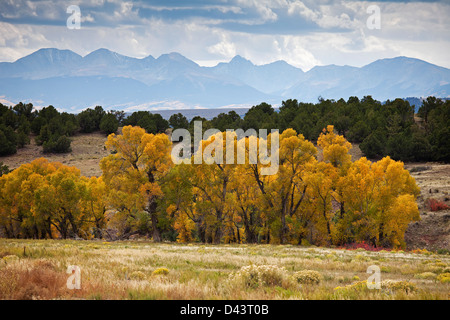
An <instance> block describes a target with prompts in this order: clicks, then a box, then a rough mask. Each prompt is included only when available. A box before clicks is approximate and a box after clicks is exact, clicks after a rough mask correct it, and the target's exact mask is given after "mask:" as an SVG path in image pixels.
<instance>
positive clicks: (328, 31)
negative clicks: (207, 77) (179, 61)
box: [0, 0, 450, 71]
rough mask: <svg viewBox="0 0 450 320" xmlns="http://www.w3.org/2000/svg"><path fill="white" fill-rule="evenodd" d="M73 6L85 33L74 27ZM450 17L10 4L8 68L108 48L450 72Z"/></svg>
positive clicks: (325, 8)
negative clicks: (402, 59) (400, 62)
mask: <svg viewBox="0 0 450 320" xmlns="http://www.w3.org/2000/svg"><path fill="white" fill-rule="evenodd" d="M71 5H76V6H78V8H79V10H80V24H79V26H80V28H79V29H73V28H69V27H68V26H67V25H68V20H69V21H70V22H71V21H75V20H73V19H74V17H75V15H74V14H73V11H71V10H69V13H68V12H67V11H68V8H69V6H71ZM378 13H379V14H378ZM449 16H450V0H440V1H437V0H435V1H432V0H428V1H425V0H423V1H414V0H409V1H408V0H404V1H395V0H390V1H353V0H341V1H331V0H301V1H299V0H217V1H209V0H205V1H200V0H195V1H185V0H156V1H142V0H141V1H118V0H79V1H75V0H69V1H66V0H63V1H61V0H59V1H53V0H37V1H26V0H0V61H8V62H12V61H15V60H17V59H19V58H21V57H23V56H25V55H28V54H30V53H32V52H34V51H36V50H38V49H40V48H58V49H70V50H72V51H74V52H76V53H78V54H80V55H82V56H84V55H86V54H88V53H90V52H92V51H94V50H96V49H99V48H107V49H109V50H111V51H115V52H117V53H120V54H123V55H127V56H131V57H136V58H144V57H146V56H148V55H152V56H153V57H155V58H157V57H158V56H160V55H161V54H164V53H170V52H179V53H181V54H182V55H184V56H185V57H187V58H189V59H191V60H193V61H195V62H197V63H198V64H200V65H202V66H214V65H216V64H217V63H219V62H227V61H229V60H231V59H232V58H233V57H234V56H236V55H240V56H242V57H244V58H246V59H249V60H251V61H252V62H253V63H255V64H258V65H261V64H266V63H270V62H273V61H277V60H285V61H286V62H288V63H290V64H292V65H294V66H296V67H299V68H302V69H303V70H304V71H307V70H309V69H311V68H313V67H314V66H317V65H329V64H336V65H351V66H357V67H360V66H364V65H366V64H369V63H371V62H373V61H375V60H377V59H382V58H392V57H396V56H407V57H412V58H418V59H422V60H425V61H428V62H430V63H433V64H437V65H440V66H443V67H447V68H450V59H449V57H450V55H449V52H450V32H449V31H450V19H449ZM378 18H379V19H378ZM378 22H379V23H378ZM69 25H70V24H69ZM70 26H71V25H70Z"/></svg>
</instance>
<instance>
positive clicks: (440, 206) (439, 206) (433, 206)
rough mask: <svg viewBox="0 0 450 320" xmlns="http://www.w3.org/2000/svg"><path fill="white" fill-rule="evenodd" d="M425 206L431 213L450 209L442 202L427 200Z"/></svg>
mask: <svg viewBox="0 0 450 320" xmlns="http://www.w3.org/2000/svg"><path fill="white" fill-rule="evenodd" d="M425 205H426V206H427V207H428V208H429V209H430V210H431V211H439V210H447V209H450V207H449V206H448V205H446V204H445V202H444V201H441V200H437V199H433V198H429V199H427V200H426V201H425Z"/></svg>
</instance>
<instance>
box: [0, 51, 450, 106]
mask: <svg viewBox="0 0 450 320" xmlns="http://www.w3.org/2000/svg"><path fill="white" fill-rule="evenodd" d="M367 95H371V96H372V97H373V98H375V99H377V100H380V101H384V100H387V99H394V98H406V97H427V96H430V95H434V96H437V97H442V98H447V97H450V69H447V68H444V67H439V66H436V65H433V64H430V63H428V62H425V61H422V60H418V59H414V58H407V57H396V58H391V59H381V60H377V61H375V62H373V63H370V64H368V65H366V66H363V67H360V68H358V67H351V66H337V65H328V66H317V67H314V68H313V69H311V70H309V71H308V72H304V71H302V70H301V69H299V68H296V67H294V66H292V65H290V64H288V63H286V62H285V61H276V62H273V63H270V64H265V65H255V64H253V63H252V62H251V61H249V60H247V59H245V58H243V57H241V56H235V57H234V58H233V59H232V60H231V61H229V62H227V63H219V64H218V65H216V66H214V67H202V66H199V65H198V64H197V63H195V62H194V61H191V60H189V59H188V58H186V57H184V56H182V55H181V54H179V53H169V54H163V55H161V56H160V57H158V58H154V57H152V56H151V55H150V56H148V57H145V58H142V59H137V58H132V57H127V56H124V55H120V54H118V53H115V52H112V51H110V50H107V49H99V50H96V51H93V52H91V53H89V54H88V55H86V56H84V57H82V56H80V55H79V54H77V53H75V52H73V51H70V50H59V49H55V48H45V49H40V50H38V51H36V52H34V53H32V54H30V55H28V56H25V57H23V58H21V59H18V60H17V61H15V62H1V63H0V100H1V101H9V102H11V103H17V102H19V101H23V102H32V103H33V104H34V105H36V106H46V105H50V104H51V105H53V106H55V107H57V108H59V109H61V110H64V111H69V112H78V111H80V110H82V109H85V108H87V107H93V106H96V105H101V106H103V107H104V108H105V109H116V110H117V109H119V110H125V111H132V110H161V109H193V108H200V107H201V108H218V107H229V108H230V107H249V106H252V105H256V104H259V103H260V102H263V101H264V102H268V103H272V104H274V105H278V104H280V103H281V101H282V100H286V99H297V100H299V101H303V102H316V101H317V99H318V97H322V98H325V99H336V100H337V99H340V98H344V99H348V97H350V96H358V97H360V98H362V97H363V96H367Z"/></svg>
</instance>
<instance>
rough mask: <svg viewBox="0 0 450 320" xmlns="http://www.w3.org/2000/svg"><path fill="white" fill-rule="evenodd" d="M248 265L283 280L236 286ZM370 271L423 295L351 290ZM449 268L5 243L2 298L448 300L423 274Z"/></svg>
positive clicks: (416, 260)
mask: <svg viewBox="0 0 450 320" xmlns="http://www.w3.org/2000/svg"><path fill="white" fill-rule="evenodd" d="M69 265H76V266H78V267H80V269H81V289H80V290H70V289H68V288H67V286H66V282H67V279H68V278H69V276H70V275H69V274H67V273H66V270H67V267H68V266H69ZM250 265H256V266H272V267H271V268H280V270H283V271H282V273H283V279H282V281H275V282H271V281H265V282H262V285H258V286H246V285H242V284H240V283H239V282H237V281H231V280H230V279H232V278H233V276H230V275H234V274H237V273H239V271H240V270H241V268H242V267H245V266H250ZM371 265H377V266H379V267H380V269H381V280H382V281H387V280H392V281H402V283H411V284H413V285H414V286H415V287H416V288H417V290H416V291H414V292H404V291H402V290H395V291H393V290H386V289H383V290H368V289H364V288H363V289H358V288H359V286H354V287H352V285H354V284H355V283H356V282H363V281H365V280H367V279H368V277H369V276H370V275H369V274H367V273H366V270H367V268H368V267H369V266H371ZM449 266H450V257H449V256H448V255H434V254H433V255H422V254H414V253H408V252H406V253H405V252H367V251H361V250H358V251H348V250H341V249H330V248H306V247H299V246H292V245H284V246H275V245H214V246H213V245H201V244H189V245H183V244H175V243H172V244H166V243H161V244H157V243H151V242H144V241H122V242H111V243H108V242H101V241H73V240H13V239H9V240H7V239H0V298H1V299H256V300H264V299H445V300H447V299H448V298H449V295H450V284H449V283H448V282H445V281H437V280H436V279H433V277H429V276H424V275H430V273H433V274H436V276H438V275H439V274H441V273H444V272H445V271H447V270H448V268H449ZM244 270H246V269H245V268H244ZM261 270H263V269H261ZM302 270H309V271H308V272H311V273H312V272H313V271H315V272H317V273H318V274H320V282H314V283H308V282H305V283H302V281H300V282H299V281H293V279H296V275H297V276H298V275H299V273H298V272H300V271H302ZM300 274H302V273H300ZM337 287H345V288H347V289H344V290H339V289H338V290H335V288H337ZM348 288H351V289H348ZM353 288H356V289H353Z"/></svg>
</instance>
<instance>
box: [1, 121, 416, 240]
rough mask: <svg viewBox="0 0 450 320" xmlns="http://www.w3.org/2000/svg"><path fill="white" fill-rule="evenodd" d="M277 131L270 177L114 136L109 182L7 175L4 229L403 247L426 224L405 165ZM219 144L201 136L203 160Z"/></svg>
mask: <svg viewBox="0 0 450 320" xmlns="http://www.w3.org/2000/svg"><path fill="white" fill-rule="evenodd" d="M218 134H219V135H223V136H224V135H226V134H231V133H226V132H223V133H218ZM273 134H277V135H279V137H278V138H279V170H278V172H277V173H276V174H274V175H261V169H262V168H263V167H264V166H265V165H267V164H262V163H261V162H260V161H257V162H256V163H255V164H249V161H246V164H226V162H225V164H216V163H213V164H206V163H202V164H178V165H174V164H173V162H172V160H171V150H172V142H171V141H170V140H169V137H168V136H167V135H166V134H149V133H147V132H146V131H145V130H144V129H142V128H140V127H137V126H125V127H124V128H123V131H122V134H121V135H115V134H111V135H109V136H108V140H107V142H106V147H107V148H108V149H109V150H110V151H111V154H110V155H109V156H107V157H105V158H104V159H103V160H102V161H101V164H100V166H101V169H102V171H103V175H102V176H101V177H98V178H97V177H92V178H86V177H83V176H81V175H80V171H79V170H78V169H77V168H75V167H68V166H65V165H62V164H60V163H56V162H49V161H48V160H46V159H44V158H40V159H36V160H34V161H32V162H31V163H28V164H24V165H22V166H20V167H19V168H17V169H15V170H13V171H12V172H10V173H7V174H4V175H2V176H1V177H0V190H1V192H0V232H1V234H2V235H3V236H4V237H8V238H39V239H41V238H69V237H80V238H84V239H92V238H94V237H95V238H106V239H110V238H116V239H121V238H127V237H129V236H130V235H132V234H139V235H142V236H147V237H149V238H152V239H153V240H154V241H179V242H192V241H198V242H205V243H283V244H285V243H292V244H308V243H309V244H315V245H344V244H348V243H354V242H363V241H364V242H366V243H370V244H373V245H376V246H384V247H402V246H404V245H405V243H404V233H405V230H406V228H407V226H408V224H409V223H410V222H411V221H414V220H418V219H419V211H418V208H417V204H416V198H417V196H418V195H419V188H418V186H417V185H416V182H415V180H414V178H412V177H411V176H410V174H409V172H408V171H407V170H406V169H404V167H403V163H402V162H398V161H394V160H392V159H391V158H389V157H385V158H383V159H381V160H379V161H377V162H371V161H369V160H367V159H366V158H361V159H359V160H357V161H354V162H352V161H351V156H350V154H349V150H350V149H351V148H352V146H351V144H350V143H349V142H348V141H347V140H346V139H345V138H344V137H343V136H342V135H339V134H337V133H336V132H335V130H334V127H333V126H327V128H325V129H324V130H323V131H322V133H321V134H320V136H319V138H318V140H317V147H316V146H315V145H314V144H313V143H311V142H310V141H308V140H306V139H305V138H304V136H303V135H302V134H298V133H297V132H296V131H295V130H293V129H286V130H284V131H283V132H281V133H273ZM218 137H219V136H217V135H213V136H211V137H209V138H208V139H207V140H203V141H202V142H201V145H200V147H199V148H198V150H199V152H201V151H203V150H205V148H206V147H207V146H208V145H209V144H211V143H213V142H214V141H215V140H216V139H217V138H218ZM252 140H253V141H252ZM254 140H256V143H257V144H258V145H259V144H261V143H267V144H270V141H271V137H270V135H269V137H268V138H267V141H265V140H264V141H263V140H262V139H259V138H257V137H255V136H250V137H245V138H243V139H242V140H240V141H237V138H234V140H233V141H235V149H237V148H244V149H248V148H249V145H250V143H254V142H255V141H254ZM224 141H225V139H224ZM223 147H224V148H225V146H223ZM269 150H270V148H269ZM216 151H217V150H216ZM223 154H224V156H225V152H223Z"/></svg>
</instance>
